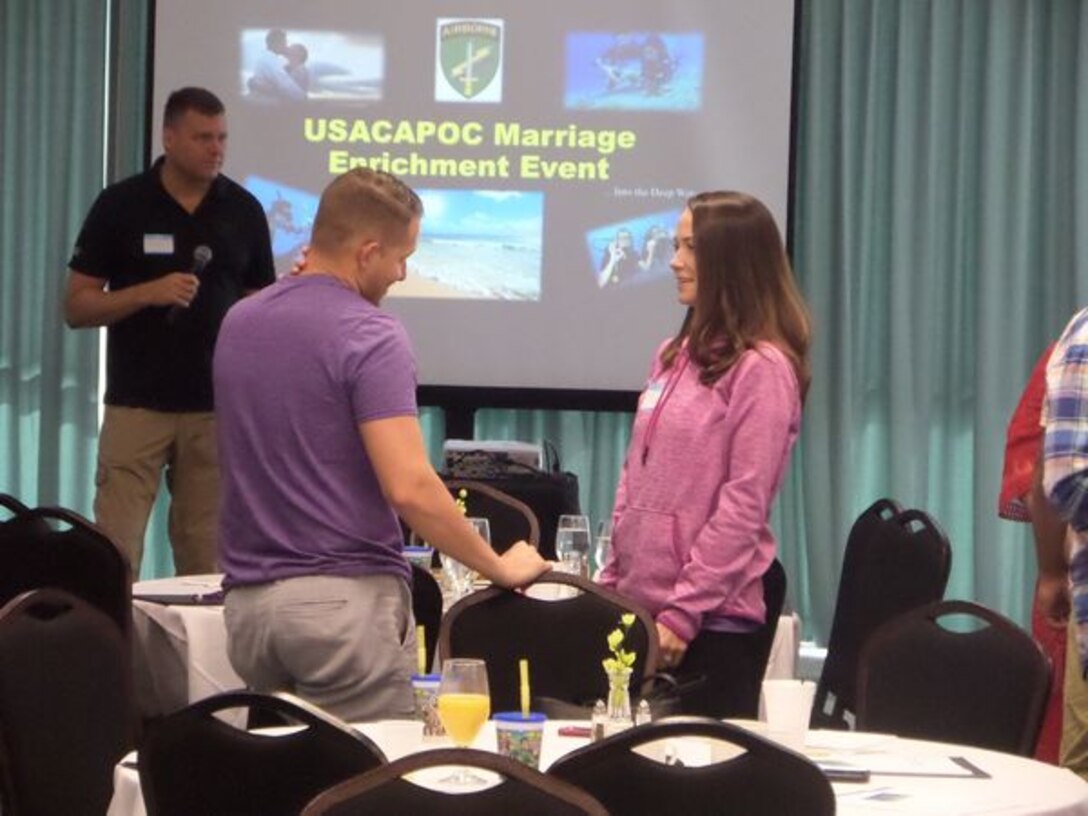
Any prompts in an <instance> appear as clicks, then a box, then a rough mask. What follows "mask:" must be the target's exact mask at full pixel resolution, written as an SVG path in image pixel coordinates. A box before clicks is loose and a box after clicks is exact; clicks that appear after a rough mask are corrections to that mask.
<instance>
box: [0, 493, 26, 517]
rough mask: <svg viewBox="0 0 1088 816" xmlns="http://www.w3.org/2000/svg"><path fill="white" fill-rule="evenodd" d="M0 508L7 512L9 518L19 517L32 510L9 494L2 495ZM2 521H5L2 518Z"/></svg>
mask: <svg viewBox="0 0 1088 816" xmlns="http://www.w3.org/2000/svg"><path fill="white" fill-rule="evenodd" d="M0 507H2V508H3V509H4V510H6V511H7V516H8V517H14V516H18V515H19V514H20V513H25V512H26V511H27V510H29V509H30V508H29V507H27V506H26V505H25V504H23V503H22V502H21V501H19V500H18V499H17V498H15V497H14V496H12V495H11V494H9V493H0ZM0 520H3V518H2V517H0Z"/></svg>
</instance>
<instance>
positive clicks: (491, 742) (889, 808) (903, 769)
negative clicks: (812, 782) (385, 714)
mask: <svg viewBox="0 0 1088 816" xmlns="http://www.w3.org/2000/svg"><path fill="white" fill-rule="evenodd" d="M570 724H571V723H567V722H559V721H554V722H549V723H547V724H546V726H545V732H544V742H543V747H542V751H541V768H543V769H547V768H548V767H549V766H550V765H551V764H552V763H553V762H554V761H555V760H556V759H558V758H559V757H560V756H562V755H564V754H566V753H568V752H569V751H572V750H574V749H575V748H579V747H581V746H583V745H585V744H586V743H587V740H586V739H585V738H582V737H562V736H559V733H558V731H559V729H560V728H561V727H562V726H564V725H570ZM583 724H584V723H583ZM743 725H744V726H745V727H748V728H752V729H753V730H756V731H760V730H761V725H760V724H759V723H744V724H743ZM357 727H358V728H359V729H360V730H361V731H362V732H363V733H365V734H366V735H367V736H369V737H370V738H371V739H373V740H374V741H375V742H376V743H377V744H378V746H379V747H380V748H382V750H383V751H385V752H386V753H387V754H388V755H389V757H390V759H396V758H398V757H400V756H403V755H404V754H405V753H406V752H411V751H412V750H414V748H413V747H412V746H416V747H417V748H418V749H426V748H435V747H446V746H448V745H449V742H448V741H447V740H438V741H427V742H422V743H421V742H418V741H410V743H409V744H406V741H405V731H404V727H403V724H401V723H365V724H362V725H359V726H357ZM473 747H474V748H479V749H482V750H491V751H493V750H495V732H494V726H493V725H492V724H491V723H488V724H487V725H486V726H485V727H484V729H483V731H481V733H480V736H479V737H478V738H477V740H476V742H475V743H474V744H473ZM680 749H681V750H680V758H681V759H683V760H684V761H685V762H688V763H689V764H697V763H698V761H699V756H700V755H703V756H704V757H705V759H704V761H706V760H713V759H719V758H721V755H720V754H716V753H715V752H714V751H712V750H711V749H710V748H709V747H708V746H707V745H706V744H705V743H699V742H697V741H692V744H689V745H686V746H680ZM804 752H805V753H806V754H807V755H809V756H810V757H811V758H812V759H814V760H817V761H828V760H830V759H839V760H842V761H846V762H849V763H851V764H856V765H858V766H865V767H873V768H877V767H883V768H884V769H885V770H888V771H895V772H898V773H906V774H909V773H912V772H916V773H924V772H925V771H927V770H932V768H931V766H932V764H933V763H935V762H938V761H944V762H947V760H948V758H949V757H962V758H964V759H966V760H967V761H968V762H969V763H971V764H972V765H974V766H975V767H977V768H978V769H979V770H981V771H983V772H985V773H987V774H989V776H990V778H987V779H981V778H973V777H968V776H964V777H962V778H937V777H933V776H925V775H918V776H910V775H883V774H880V773H874V774H873V776H872V777H871V780H870V781H869V782H868V783H865V784H852V783H835V785H834V788H835V793H836V797H837V800H838V801H837V804H838V808H837V812H838V813H839V814H840V816H880V815H881V814H885V815H887V814H911V816H918V815H919V814H942V816H981V815H982V814H993V816H1088V783H1086V782H1085V781H1084V780H1082V779H1080V778H1079V777H1077V776H1076V775H1074V774H1073V773H1072V772H1070V771H1067V770H1065V769H1062V768H1056V767H1054V766H1053V765H1046V764H1043V763H1041V762H1036V761H1034V760H1031V759H1025V758H1023V757H1017V756H1013V755H1011V754H1001V753H997V752H994V751H984V750H982V749H979V748H967V747H964V746H958V745H948V744H944V743H935V742H924V741H921V740H908V739H897V738H895V737H892V736H889V735H881V734H858V733H852V732H840V731H816V732H811V733H810V734H809V736H808V740H807V741H806V746H805V749H804ZM133 758H134V757H133V756H130V757H128V762H129V763H131V761H132V759H133ZM145 813H146V811H145V809H144V803H143V799H142V797H141V795H140V781H139V777H138V775H137V773H136V770H135V768H134V767H131V766H130V765H126V764H122V765H119V766H117V768H116V769H115V772H114V797H113V802H112V803H111V805H110V809H109V811H108V814H107V816H144V815H145Z"/></svg>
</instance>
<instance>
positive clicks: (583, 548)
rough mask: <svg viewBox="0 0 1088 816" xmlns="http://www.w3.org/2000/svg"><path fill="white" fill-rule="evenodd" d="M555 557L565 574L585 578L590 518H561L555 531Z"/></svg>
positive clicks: (571, 516)
mask: <svg viewBox="0 0 1088 816" xmlns="http://www.w3.org/2000/svg"><path fill="white" fill-rule="evenodd" d="M555 556H556V558H557V559H558V561H559V568H560V570H562V571H563V572H570V573H573V574H575V575H582V576H584V575H585V573H586V564H587V561H588V559H589V518H588V517H586V516H573V515H570V516H560V517H559V523H558V525H557V526H556V530H555Z"/></svg>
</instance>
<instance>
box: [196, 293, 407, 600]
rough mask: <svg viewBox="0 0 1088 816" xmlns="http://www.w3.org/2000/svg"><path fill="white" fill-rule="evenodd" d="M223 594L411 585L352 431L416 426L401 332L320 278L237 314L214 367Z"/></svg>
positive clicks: (394, 525)
mask: <svg viewBox="0 0 1088 816" xmlns="http://www.w3.org/2000/svg"><path fill="white" fill-rule="evenodd" d="M214 380H215V410H216V417H217V425H218V438H219V467H220V474H221V476H220V478H221V481H222V490H221V506H220V521H219V561H220V564H221V566H222V568H223V571H224V572H225V573H226V578H225V581H224V585H225V586H227V587H230V586H238V585H240V584H257V583H265V582H268V581H275V580H280V579H283V578H290V577H293V576H298V575H361V574H374V573H386V574H395V575H400V576H403V577H404V578H405V579H406V580H407V579H408V577H409V574H410V573H409V568H408V565H407V562H406V561H405V560H404V558H403V556H402V555H401V548H402V546H403V538H402V536H401V530H400V524H399V523H398V521H397V518H396V515H395V514H394V512H393V510H392V508H391V507H390V506H389V503H388V502H387V501H386V500H385V498H384V497H383V496H382V493H381V488H380V486H379V484H378V479H377V476H376V475H375V473H374V468H373V466H372V465H371V463H370V459H369V458H368V457H367V454H366V449H365V448H364V446H363V442H362V439H361V438H360V436H359V423H361V422H366V421H369V420H377V419H384V418H388V417H395V416H407V415H411V416H415V415H416V413H417V409H416V398H415V393H416V365H415V358H414V356H413V354H412V349H411V345H410V344H409V342H408V337H407V335H406V333H405V331H404V328H403V327H402V326H401V324H400V323H399V321H398V320H397V319H396V318H395V317H393V316H392V315H390V314H389V313H387V312H384V311H382V310H381V309H379V308H377V307H376V306H374V305H372V304H371V303H369V302H367V301H366V300H364V299H363V298H362V297H360V296H359V294H358V293H356V292H355V291H353V290H351V289H349V288H347V287H346V286H345V285H343V284H341V283H340V282H338V281H337V280H336V279H334V278H332V277H329V276H327V275H304V276H296V277H288V278H284V279H282V280H280V281H279V282H277V283H275V284H274V285H272V286H269V287H267V288H266V289H263V290H262V291H260V292H258V293H257V294H255V295H252V296H250V297H248V298H245V299H244V300H242V301H240V302H239V303H238V304H237V305H235V306H234V307H233V308H232V309H231V310H230V312H229V313H228V314H227V317H226V319H225V320H224V321H223V327H222V329H221V330H220V333H219V340H218V342H217V344H216V349H215V361H214Z"/></svg>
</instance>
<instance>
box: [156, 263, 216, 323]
mask: <svg viewBox="0 0 1088 816" xmlns="http://www.w3.org/2000/svg"><path fill="white" fill-rule="evenodd" d="M211 262H212V248H211V247H210V246H208V245H207V244H199V245H198V246H197V247H196V249H194V250H193V263H192V265H191V266H190V267H189V274H191V275H196V276H197V277H198V278H199V277H200V275H201V274H202V273H203V272H204V267H206V266H207V265H208V264H210V263H211ZM183 311H185V307H183V306H178V305H177V304H175V305H173V306H171V307H170V309H169V310H168V311H167V312H166V322H167V323H173V322H174V321H175V320H177V319H178V315H180V314H181V313H182V312H183Z"/></svg>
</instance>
